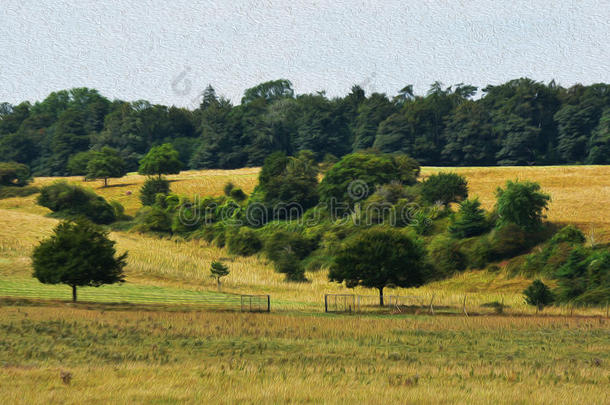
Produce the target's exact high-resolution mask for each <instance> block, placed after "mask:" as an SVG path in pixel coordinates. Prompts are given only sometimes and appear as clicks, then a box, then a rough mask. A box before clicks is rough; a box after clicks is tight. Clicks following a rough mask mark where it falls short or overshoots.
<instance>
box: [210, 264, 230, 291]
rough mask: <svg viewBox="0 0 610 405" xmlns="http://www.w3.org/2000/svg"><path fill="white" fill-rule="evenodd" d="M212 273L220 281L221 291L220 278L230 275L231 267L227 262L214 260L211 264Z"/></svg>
mask: <svg viewBox="0 0 610 405" xmlns="http://www.w3.org/2000/svg"><path fill="white" fill-rule="evenodd" d="M210 274H211V276H212V278H215V279H216V282H217V283H218V290H219V291H220V279H221V278H223V277H226V276H228V275H229V267H227V266H226V265H225V264H223V263H221V262H219V261H216V260H214V261H213V262H212V264H211V265H210Z"/></svg>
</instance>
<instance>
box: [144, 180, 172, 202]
mask: <svg viewBox="0 0 610 405" xmlns="http://www.w3.org/2000/svg"><path fill="white" fill-rule="evenodd" d="M170 191H171V190H170V187H169V181H167V179H164V178H148V179H146V181H145V182H144V185H142V188H140V201H141V202H142V205H144V206H146V205H153V204H154V203H155V201H156V199H157V194H161V195H164V196H167V195H168V194H169V193H170Z"/></svg>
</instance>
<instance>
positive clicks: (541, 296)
mask: <svg viewBox="0 0 610 405" xmlns="http://www.w3.org/2000/svg"><path fill="white" fill-rule="evenodd" d="M523 295H524V296H525V302H527V303H528V304H529V305H533V306H535V307H537V308H538V309H539V310H542V309H544V307H546V306H547V305H550V304H552V303H553V301H554V300H555V297H554V296H553V293H552V292H551V290H550V289H549V287H547V286H546V285H545V284H544V283H543V282H542V281H540V280H534V282H533V283H532V284H530V286H529V287H527V288H526V289H525V290H523Z"/></svg>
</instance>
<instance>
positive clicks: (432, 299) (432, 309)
mask: <svg viewBox="0 0 610 405" xmlns="http://www.w3.org/2000/svg"><path fill="white" fill-rule="evenodd" d="M433 301H434V294H432V298H430V310H429V313H430V314H432V315H434V307H433V306H432V302H433Z"/></svg>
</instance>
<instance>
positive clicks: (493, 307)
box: [324, 294, 610, 318]
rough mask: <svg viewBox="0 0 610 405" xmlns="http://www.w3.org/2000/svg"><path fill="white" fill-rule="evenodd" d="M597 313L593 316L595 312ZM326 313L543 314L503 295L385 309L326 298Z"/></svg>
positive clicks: (570, 312)
mask: <svg viewBox="0 0 610 405" xmlns="http://www.w3.org/2000/svg"><path fill="white" fill-rule="evenodd" d="M592 310H593V312H592ZM324 312H328V313H352V312H358V313H365V312H383V313H391V314H399V313H405V314H422V315H425V314H428V315H440V314H442V315H462V316H477V315H502V314H505V315H535V314H539V313H540V310H539V309H538V308H536V307H533V306H527V305H524V304H523V303H517V302H515V301H514V296H510V297H505V296H503V295H501V294H498V295H495V296H487V297H486V299H481V297H480V296H478V295H476V294H463V295H452V296H437V295H436V294H431V295H428V296H425V295H421V296H415V295H385V296H384V297H383V305H381V302H380V297H379V295H359V294H325V295H324ZM543 313H545V314H549V315H564V316H580V315H586V316H591V315H593V316H596V315H597V316H605V317H606V318H607V317H608V316H609V315H610V304H608V303H607V304H606V305H605V306H602V307H594V308H591V307H584V306H581V305H577V304H575V303H566V304H561V305H558V306H553V307H548V308H546V309H544V311H543Z"/></svg>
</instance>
